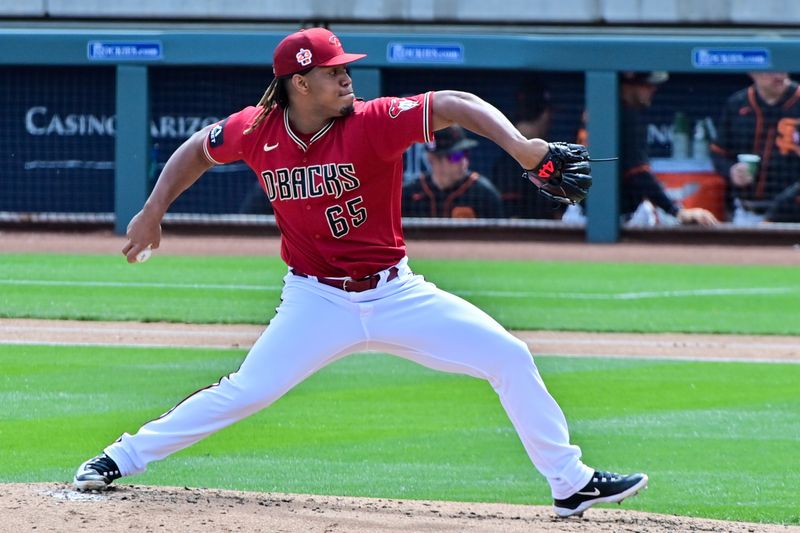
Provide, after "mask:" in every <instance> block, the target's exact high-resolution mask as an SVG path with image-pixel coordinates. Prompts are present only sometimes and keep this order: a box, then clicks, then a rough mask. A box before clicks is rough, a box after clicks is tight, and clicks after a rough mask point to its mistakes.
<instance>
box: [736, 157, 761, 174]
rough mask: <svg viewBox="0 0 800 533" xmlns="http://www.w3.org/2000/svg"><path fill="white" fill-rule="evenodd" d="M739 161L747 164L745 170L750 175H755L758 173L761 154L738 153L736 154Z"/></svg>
mask: <svg viewBox="0 0 800 533" xmlns="http://www.w3.org/2000/svg"><path fill="white" fill-rule="evenodd" d="M736 159H738V160H739V163H744V164H745V165H747V171H748V172H750V176H752V177H755V176H756V174H758V165H759V164H760V163H761V156H760V155H756V154H739V155H737V156H736Z"/></svg>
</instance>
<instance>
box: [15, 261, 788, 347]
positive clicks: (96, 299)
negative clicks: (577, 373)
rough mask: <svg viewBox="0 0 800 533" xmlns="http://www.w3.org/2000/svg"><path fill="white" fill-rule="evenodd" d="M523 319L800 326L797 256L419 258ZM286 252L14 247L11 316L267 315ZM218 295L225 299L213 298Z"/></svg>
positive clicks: (563, 325) (697, 328) (765, 328)
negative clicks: (129, 252) (718, 259)
mask: <svg viewBox="0 0 800 533" xmlns="http://www.w3.org/2000/svg"><path fill="white" fill-rule="evenodd" d="M413 267H414V269H415V271H417V272H419V273H422V274H424V275H425V276H426V277H427V278H428V279H430V280H432V281H434V282H436V283H437V284H438V285H440V286H441V287H442V288H444V289H446V290H449V291H451V292H454V293H455V294H458V295H460V296H463V297H464V298H466V299H468V300H470V301H472V302H474V303H476V304H477V305H478V306H480V307H481V308H483V309H485V310H486V311H487V312H488V313H489V314H491V315H492V316H494V317H495V318H496V319H497V320H498V321H500V323H502V324H503V325H504V326H506V327H508V328H512V329H552V330H566V329H572V330H580V331H636V332H665V331H670V332H688V333H749V334H782V335H797V334H800V321H798V320H797V316H800V270H798V269H797V268H795V267H764V266H735V267H728V266H706V265H703V266H699V265H652V264H648V265H643V264H596V263H566V262H564V263H553V262H550V263H548V262H536V263H533V262H491V261H462V260H459V261H430V260H428V261H422V260H420V261H414V262H413ZM285 272H286V267H285V265H283V263H282V262H281V261H280V260H279V259H277V258H252V257H250V258H244V257H242V258H220V257H212V258H197V257H191V258H188V257H186V258H182V257H157V258H156V259H154V260H152V261H150V262H148V263H146V264H143V265H137V266H136V267H135V268H134V267H131V266H130V265H128V264H126V263H124V262H123V261H121V260H120V259H119V258H118V257H109V256H62V255H6V256H3V258H2V261H0V290H1V291H2V295H3V296H2V306H0V316H3V317H41V318H77V319H87V320H147V321H153V320H167V321H173V322H228V323H257V324H263V323H266V322H267V321H268V320H269V319H270V318H271V317H272V316H273V315H274V312H275V307H276V306H277V304H278V302H279V294H280V289H281V285H282V282H281V278H282V276H283V275H284V274H285ZM209 302H213V305H210V304H209Z"/></svg>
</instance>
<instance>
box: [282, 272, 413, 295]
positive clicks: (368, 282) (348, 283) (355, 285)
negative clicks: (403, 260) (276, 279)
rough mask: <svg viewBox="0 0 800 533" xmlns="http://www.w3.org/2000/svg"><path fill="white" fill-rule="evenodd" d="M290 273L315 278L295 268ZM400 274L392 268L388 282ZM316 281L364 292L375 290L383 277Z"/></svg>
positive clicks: (348, 290) (346, 289)
mask: <svg viewBox="0 0 800 533" xmlns="http://www.w3.org/2000/svg"><path fill="white" fill-rule="evenodd" d="M290 272H291V273H292V274H294V275H295V276H299V277H301V278H311V277H313V276H309V275H308V274H304V273H303V272H300V271H299V270H295V269H294V268H292V269H290ZM399 273H400V269H398V268H397V267H394V266H393V267H392V268H390V269H389V275H388V276H387V277H386V281H392V280H393V279H394V278H396V277H397V275H398V274H399ZM316 280H317V281H318V282H319V283H322V284H323V285H328V286H329V287H333V288H335V289H339V290H342V291H345V292H364V291H368V290H370V289H374V288H375V287H377V286H378V283H380V281H381V275H380V273H378V274H373V275H371V276H367V277H365V278H361V279H350V278H344V279H337V278H320V277H317V278H316Z"/></svg>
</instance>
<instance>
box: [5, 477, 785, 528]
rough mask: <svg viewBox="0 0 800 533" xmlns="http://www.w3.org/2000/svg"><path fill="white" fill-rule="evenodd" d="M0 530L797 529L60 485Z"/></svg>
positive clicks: (18, 509) (45, 488)
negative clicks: (81, 489) (82, 490)
mask: <svg viewBox="0 0 800 533" xmlns="http://www.w3.org/2000/svg"><path fill="white" fill-rule="evenodd" d="M0 519H2V520H3V528H4V530H6V531H31V530H36V531H78V530H82V531H102V532H104V533H117V532H120V533H121V532H127V531H131V530H136V531H159V532H161V531H164V532H185V531H214V532H228V531H246V532H287V533H288V532H299V531H302V532H309V533H343V532H353V533H374V532H377V531H380V532H387V533H392V532H397V533H400V532H415V533H418V532H434V531H435V532H459V533H460V532H467V531H470V532H472V531H474V532H483V533H517V532H519V533H523V532H524V533H530V532H531V531H540V532H569V533H572V532H585V531H592V532H614V533H617V532H645V533H674V532H677V531H696V532H728V533H750V532H763V533H778V532H781V533H786V532H793V533H796V532H797V531H800V527H796V526H781V525H769V524H752V523H742V522H725V521H721V520H707V519H697V518H686V517H680V516H670V515H658V514H652V513H642V512H637V511H625V510H621V509H619V510H618V509H592V510H590V511H588V512H587V513H586V514H585V515H584V518H570V519H566V520H563V519H557V518H555V517H554V515H553V514H552V511H551V510H550V508H549V507H541V506H532V505H509V504H491V503H459V502H439V501H415V500H388V499H379V498H352V497H338V496H311V495H297V494H276V493H254V492H239V491H229V490H217V489H190V488H179V487H144V486H133V485H120V486H117V487H114V488H113V489H112V490H109V491H107V492H104V493H101V494H83V493H78V492H75V491H73V490H72V489H71V488H70V487H69V486H67V485H66V484H64V483H36V484H8V485H0Z"/></svg>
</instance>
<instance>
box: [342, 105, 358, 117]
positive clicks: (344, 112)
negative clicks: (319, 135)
mask: <svg viewBox="0 0 800 533" xmlns="http://www.w3.org/2000/svg"><path fill="white" fill-rule="evenodd" d="M355 110H356V108H355V106H354V105H353V104H350V105H346V106H344V107H342V108H341V109H339V116H342V117H346V116H347V115H352V114H353V112H354V111H355Z"/></svg>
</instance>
